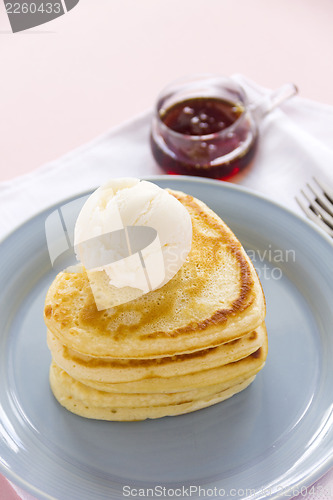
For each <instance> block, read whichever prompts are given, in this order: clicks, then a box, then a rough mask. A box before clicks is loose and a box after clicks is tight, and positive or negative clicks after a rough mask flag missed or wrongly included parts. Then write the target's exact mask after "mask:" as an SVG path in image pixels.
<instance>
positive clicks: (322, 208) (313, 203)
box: [303, 186, 333, 229]
mask: <svg viewBox="0 0 333 500" xmlns="http://www.w3.org/2000/svg"><path fill="white" fill-rule="evenodd" d="M309 187H310V186H309ZM310 189H311V191H312V192H313V193H314V194H315V196H317V195H316V193H315V192H314V191H313V190H312V188H311V187H310ZM303 194H304V193H303ZM304 196H305V197H306V199H307V201H308V202H309V204H310V209H312V210H314V211H315V212H316V213H317V215H319V216H320V217H321V218H322V219H323V221H324V222H326V224H327V225H328V226H330V228H331V229H333V213H332V211H331V210H328V209H327V210H326V205H325V203H321V199H320V198H318V197H316V198H315V199H314V200H310V199H309V198H308V197H307V196H306V195H305V194H304ZM318 200H319V201H318Z"/></svg>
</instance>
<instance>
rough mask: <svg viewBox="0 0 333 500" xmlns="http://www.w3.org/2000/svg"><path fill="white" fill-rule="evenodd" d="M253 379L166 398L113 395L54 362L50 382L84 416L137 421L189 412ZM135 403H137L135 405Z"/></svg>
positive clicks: (64, 403) (63, 401) (61, 399)
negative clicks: (71, 373)
mask: <svg viewBox="0 0 333 500" xmlns="http://www.w3.org/2000/svg"><path fill="white" fill-rule="evenodd" d="M253 380H254V376H252V377H249V378H247V379H245V380H242V381H241V382H238V383H236V384H235V385H233V386H229V387H225V386H223V385H220V386H219V385H217V386H214V387H212V388H210V390H205V391H201V392H200V391H193V392H192V393H189V392H185V393H178V394H177V395H176V396H175V395H174V394H168V395H166V394H164V395H163V396H164V398H163V400H162V399H161V395H159V394H157V395H154V397H151V399H150V401H149V400H147V399H146V400H145V399H143V398H142V396H141V395H137V394H134V395H133V394H132V395H128V394H119V395H114V394H110V393H105V392H102V391H97V390H95V389H92V388H89V387H86V386H84V385H83V384H82V383H80V382H78V381H76V380H74V379H73V378H72V377H70V376H69V375H68V374H67V373H66V372H65V371H64V370H62V369H61V368H59V367H58V366H57V365H56V364H55V363H53V364H52V365H51V369H50V385H51V388H52V391H53V394H54V396H55V397H56V399H57V400H58V402H59V403H60V404H61V405H62V406H64V407H65V408H66V409H67V410H69V411H71V412H72V413H75V414H77V415H80V416H82V417H86V418H92V419H99V420H112V421H137V420H144V419H147V418H161V417H165V416H172V415H181V414H184V413H189V412H192V411H195V410H199V409H201V408H205V407H207V406H211V405H213V404H216V403H219V402H221V401H223V400H225V399H227V398H230V397H231V396H233V395H234V394H236V393H238V392H240V391H242V390H243V389H245V388H246V387H247V386H248V385H249V384H250V383H251V382H252V381H253ZM150 396H151V395H150ZM135 404H137V405H138V406H133V405H135ZM117 405H119V406H117ZM145 405H147V406H145Z"/></svg>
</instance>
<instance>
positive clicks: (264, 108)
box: [249, 83, 298, 121]
mask: <svg viewBox="0 0 333 500" xmlns="http://www.w3.org/2000/svg"><path fill="white" fill-rule="evenodd" d="M296 94H298V88H297V87H296V85H294V84H293V83H286V84H285V85H282V87H280V88H278V89H276V90H274V91H273V92H271V93H270V94H268V95H266V96H265V97H263V98H261V99H259V100H258V101H255V102H253V103H252V104H250V106H249V109H250V111H251V113H252V114H253V116H254V118H255V119H256V120H257V121H260V120H262V118H264V117H265V116H266V115H267V114H268V113H270V112H271V111H273V110H274V109H275V108H276V107H278V106H280V104H282V103H283V102H284V101H286V100H287V99H290V97H293V96H295V95H296Z"/></svg>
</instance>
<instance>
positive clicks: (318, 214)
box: [296, 177, 333, 238]
mask: <svg viewBox="0 0 333 500" xmlns="http://www.w3.org/2000/svg"><path fill="white" fill-rule="evenodd" d="M313 181H314V184H313V183H312V184H309V183H307V188H308V191H309V193H310V195H308V194H307V193H306V192H305V191H304V190H303V189H302V190H301V194H302V197H303V198H305V200H306V203H305V202H304V201H303V199H302V198H298V197H296V201H297V203H298V204H299V206H300V207H301V209H302V210H303V212H304V213H305V214H306V215H307V216H308V217H309V219H311V220H312V221H313V222H315V223H316V224H317V225H318V226H320V227H321V228H322V229H323V230H324V231H325V232H326V233H327V234H329V235H330V236H332V238H333V190H332V189H331V188H330V187H328V186H327V185H325V184H323V183H322V182H321V181H319V180H318V179H316V178H315V177H313Z"/></svg>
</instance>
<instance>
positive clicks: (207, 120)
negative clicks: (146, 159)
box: [151, 97, 256, 179]
mask: <svg viewBox="0 0 333 500" xmlns="http://www.w3.org/2000/svg"><path fill="white" fill-rule="evenodd" d="M243 113H244V108H243V107H242V106H241V105H238V104H235V103H232V102H228V101H225V100H222V99H219V98H215V97H196V98H191V99H186V100H184V101H181V102H177V103H176V104H174V105H172V106H171V107H169V108H168V109H166V110H165V111H164V110H163V112H160V120H161V122H162V123H163V124H164V125H165V128H164V129H163V130H162V131H161V134H160V135H161V137H159V138H158V139H157V140H156V134H154V133H153V134H152V137H151V147H152V152H153V155H154V157H155V159H156V161H157V163H158V164H159V165H160V166H161V167H162V168H163V169H164V170H165V171H166V172H167V173H169V174H182V175H197V176H204V177H212V178H215V179H225V178H227V177H230V176H232V175H235V174H236V173H237V172H239V171H240V170H242V169H243V168H245V167H246V166H247V165H248V164H249V163H250V162H251V160H252V158H253V156H254V153H255V145H256V137H255V134H253V133H252V131H251V123H250V121H249V119H248V118H246V117H245V115H244V116H243V118H244V119H243V120H242V115H243ZM237 120H239V122H238V124H237V123H236V122H237ZM233 125H234V126H233ZM232 126H233V127H232ZM229 127H231V128H230V131H228V130H227V129H229ZM168 130H170V132H168ZM172 131H173V132H177V133H178V134H181V136H178V137H177V134H176V137H175V136H174V135H173V134H172ZM224 131H225V133H223V132H224ZM207 136H208V137H207ZM235 150H236V151H235Z"/></svg>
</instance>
